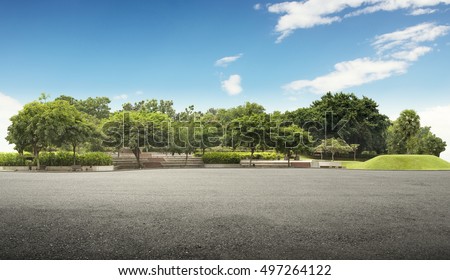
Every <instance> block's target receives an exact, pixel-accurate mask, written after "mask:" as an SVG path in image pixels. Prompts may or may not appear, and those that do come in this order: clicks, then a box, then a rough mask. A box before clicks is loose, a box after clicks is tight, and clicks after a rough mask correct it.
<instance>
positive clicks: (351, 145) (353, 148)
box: [349, 144, 359, 161]
mask: <svg viewBox="0 0 450 280" xmlns="http://www.w3.org/2000/svg"><path fill="white" fill-rule="evenodd" d="M349 146H350V148H351V150H352V152H353V160H355V161H356V152H357V151H358V148H359V144H350V145H349Z"/></svg>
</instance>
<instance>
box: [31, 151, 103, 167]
mask: <svg viewBox="0 0 450 280" xmlns="http://www.w3.org/2000/svg"><path fill="white" fill-rule="evenodd" d="M39 159H40V161H41V164H42V165H46V166H71V165H73V164H74V162H73V155H72V153H69V152H56V153H47V152H46V153H41V155H40V158H39ZM75 164H77V165H82V166H102V165H112V158H111V156H110V155H107V154H105V153H100V152H94V153H85V154H77V155H76V160H75Z"/></svg>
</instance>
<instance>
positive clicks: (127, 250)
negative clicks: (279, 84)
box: [0, 169, 450, 260]
mask: <svg viewBox="0 0 450 280" xmlns="http://www.w3.org/2000/svg"><path fill="white" fill-rule="evenodd" d="M0 259H3V260H5V259H447V260H448V259H450V172H448V171H442V172H439V171H436V172H434V171H431V172H430V171H420V172H418V171H361V170H317V169H155V170H136V171H122V172H106V173H83V172H73V173H20V172H0Z"/></svg>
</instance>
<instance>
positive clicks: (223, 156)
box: [202, 152, 277, 164]
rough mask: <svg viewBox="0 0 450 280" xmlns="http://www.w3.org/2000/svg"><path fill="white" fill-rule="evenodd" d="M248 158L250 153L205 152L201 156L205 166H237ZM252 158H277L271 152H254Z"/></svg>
mask: <svg viewBox="0 0 450 280" xmlns="http://www.w3.org/2000/svg"><path fill="white" fill-rule="evenodd" d="M250 157H251V153H250V152H207V153H205V154H204V155H203V156H202V159H203V162H204V163H206V164H239V163H240V162H241V160H242V159H250ZM253 158H254V159H263V160H274V159H276V158H277V154H276V153H271V152H256V153H254V154H253Z"/></svg>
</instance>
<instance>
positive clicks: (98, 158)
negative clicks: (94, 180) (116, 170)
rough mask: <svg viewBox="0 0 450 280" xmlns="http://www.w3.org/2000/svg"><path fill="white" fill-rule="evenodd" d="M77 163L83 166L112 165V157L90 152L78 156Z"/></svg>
mask: <svg viewBox="0 0 450 280" xmlns="http://www.w3.org/2000/svg"><path fill="white" fill-rule="evenodd" d="M77 162H78V164H80V165H83V166H93V165H97V166H102V165H112V164H113V162H112V157H111V156H110V155H108V154H105V153H102V152H92V153H85V154H81V155H78V157H77Z"/></svg>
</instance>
